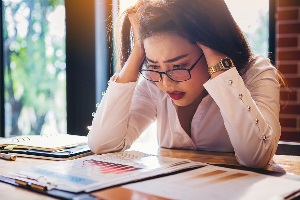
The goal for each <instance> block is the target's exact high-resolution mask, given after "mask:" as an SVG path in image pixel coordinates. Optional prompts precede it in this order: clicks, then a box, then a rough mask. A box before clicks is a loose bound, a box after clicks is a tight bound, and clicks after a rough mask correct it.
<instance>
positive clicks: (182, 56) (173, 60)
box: [146, 54, 189, 63]
mask: <svg viewBox="0 0 300 200" xmlns="http://www.w3.org/2000/svg"><path fill="white" fill-rule="evenodd" d="M188 55H189V54H183V55H180V56H177V57H175V58H171V59H168V60H166V61H164V63H171V62H175V61H177V60H180V59H182V58H185V57H187V56H188ZM146 59H147V60H148V61H149V62H151V63H158V62H157V61H154V60H151V59H150V58H148V57H146Z"/></svg>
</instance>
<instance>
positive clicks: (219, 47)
mask: <svg viewBox="0 0 300 200" xmlns="http://www.w3.org/2000/svg"><path fill="white" fill-rule="evenodd" d="M130 12H136V13H137V14H138V17H139V19H140V30H139V31H140V35H141V40H144V39H145V38H147V37H151V36H153V35H155V34H160V33H168V32H170V33H175V34H178V35H181V36H183V37H185V38H186V39H188V40H189V41H190V42H191V43H195V44H196V42H199V43H201V44H203V45H206V46H208V47H210V48H212V49H214V50H216V51H218V52H220V53H222V54H224V55H227V56H228V57H230V58H231V59H232V60H233V61H234V63H235V65H236V68H237V70H238V71H241V70H242V69H243V68H244V67H246V65H247V63H248V62H249V60H250V57H251V51H250V48H249V45H248V43H247V41H246V39H245V37H244V35H243V33H242V32H241V30H240V28H239V27H238V25H237V24H236V22H235V21H234V19H233V17H232V16H231V14H230V12H229V10H228V8H227V5H226V4H225V2H224V0H138V2H137V4H136V5H135V6H133V7H131V8H129V9H127V10H126V11H125V12H124V13H123V15H122V16H121V20H120V24H119V25H118V26H119V29H120V32H119V35H118V36H116V39H117V40H118V42H117V47H118V54H117V55H118V58H117V59H118V60H119V62H118V65H119V66H123V65H124V63H125V62H126V60H127V58H128V57H129V54H130V46H131V44H132V40H131V34H130V22H129V19H128V17H127V14H128V13H130Z"/></svg>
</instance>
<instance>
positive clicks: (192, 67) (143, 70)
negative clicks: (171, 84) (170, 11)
mask: <svg viewBox="0 0 300 200" xmlns="http://www.w3.org/2000/svg"><path fill="white" fill-rule="evenodd" d="M203 54H204V53H202V54H201V56H200V57H199V58H198V59H197V61H196V62H195V63H194V64H193V65H192V66H191V67H190V68H189V69H170V70H167V71H165V72H159V71H155V70H151V69H140V71H139V72H140V74H141V75H142V76H143V77H144V78H145V79H146V80H148V81H151V82H160V81H162V75H163V74H165V75H166V76H167V77H168V78H169V79H171V80H172V81H175V82H184V81H188V80H190V79H191V78H192V75H191V71H192V69H194V67H195V66H196V65H197V63H198V62H199V61H200V60H201V58H202V57H203ZM171 71H187V72H188V73H189V76H190V78H188V79H186V80H179V81H178V80H174V79H172V78H171V77H170V76H169V75H168V72H171ZM142 72H155V73H158V74H159V76H160V79H159V80H158V81H154V80H150V79H148V78H146V77H145V76H144V75H143V73H142Z"/></svg>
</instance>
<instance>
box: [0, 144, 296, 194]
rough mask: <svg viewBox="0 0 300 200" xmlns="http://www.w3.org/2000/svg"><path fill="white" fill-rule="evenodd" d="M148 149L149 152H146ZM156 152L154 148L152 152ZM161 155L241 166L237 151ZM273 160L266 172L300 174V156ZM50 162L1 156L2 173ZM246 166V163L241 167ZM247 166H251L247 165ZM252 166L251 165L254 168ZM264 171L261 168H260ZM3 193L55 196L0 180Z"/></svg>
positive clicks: (159, 152)
mask: <svg viewBox="0 0 300 200" xmlns="http://www.w3.org/2000/svg"><path fill="white" fill-rule="evenodd" d="M146 153H148V152H146ZM151 153H153V152H151ZM156 154H157V155H161V156H166V157H173V158H186V159H190V160H193V161H200V162H205V163H209V164H217V165H224V166H231V167H241V166H240V165H239V163H238V162H237V160H236V159H235V156H234V154H233V153H217V152H206V151H191V150H174V149H172V150H171V149H163V148H161V149H158V150H157V152H156ZM273 160H274V161H273V162H272V163H271V164H270V165H269V166H268V167H267V169H266V170H264V171H265V172H270V173H278V174H280V175H282V174H285V173H292V174H297V175H300V156H287V155H275V156H274V158H273ZM48 162H55V161H49V160H39V159H29V158H21V157H18V158H17V160H16V161H6V160H0V174H6V173H7V172H8V171H11V170H17V169H21V168H23V167H28V166H34V165H40V164H44V163H48ZM241 168H243V167H241ZM244 169H249V168H245V167H244ZM250 170H251V169H250ZM260 172H261V171H260ZM92 195H94V196H96V197H97V198H101V199H119V198H120V197H122V199H163V198H160V197H155V196H150V195H148V194H144V193H140V192H136V191H132V190H128V189H126V188H123V187H115V188H111V189H107V190H101V191H97V192H93V193H92ZM0 197H1V199H10V200H14V199H46V200H48V199H54V198H51V197H49V196H45V195H42V194H38V193H34V192H30V191H28V190H25V189H22V188H18V187H14V186H11V185H9V184H5V183H2V182H0Z"/></svg>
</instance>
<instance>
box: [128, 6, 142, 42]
mask: <svg viewBox="0 0 300 200" xmlns="http://www.w3.org/2000/svg"><path fill="white" fill-rule="evenodd" d="M128 18H129V21H130V24H131V27H132V32H133V39H134V46H136V45H138V46H139V47H142V42H141V37H140V33H139V28H140V24H139V17H138V15H137V13H136V12H135V11H134V10H132V11H130V12H129V13H128Z"/></svg>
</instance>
